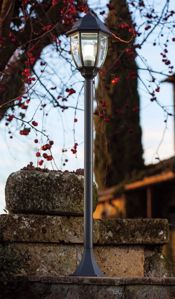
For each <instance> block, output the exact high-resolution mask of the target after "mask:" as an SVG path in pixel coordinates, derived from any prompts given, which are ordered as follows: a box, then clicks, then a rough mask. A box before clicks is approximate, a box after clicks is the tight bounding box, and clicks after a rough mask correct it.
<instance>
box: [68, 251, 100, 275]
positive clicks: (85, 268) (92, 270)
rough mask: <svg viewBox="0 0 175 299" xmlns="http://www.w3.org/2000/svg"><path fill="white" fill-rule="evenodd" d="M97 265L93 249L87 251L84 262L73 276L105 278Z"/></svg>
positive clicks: (84, 254)
mask: <svg viewBox="0 0 175 299" xmlns="http://www.w3.org/2000/svg"><path fill="white" fill-rule="evenodd" d="M103 275H104V274H103V273H102V272H101V270H100V268H99V267H98V265H97V262H96V260H95V257H94V254H93V251H92V249H85V251H84V253H83V256H82V260H81V262H80V264H79V266H78V268H77V269H76V271H75V272H74V273H73V274H72V275H71V276H96V277H97V276H99V277H101V276H103Z"/></svg>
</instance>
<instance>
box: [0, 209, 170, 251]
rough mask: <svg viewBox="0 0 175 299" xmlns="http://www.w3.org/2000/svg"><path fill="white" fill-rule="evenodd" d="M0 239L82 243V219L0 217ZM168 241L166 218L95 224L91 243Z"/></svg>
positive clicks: (159, 242)
mask: <svg viewBox="0 0 175 299" xmlns="http://www.w3.org/2000/svg"><path fill="white" fill-rule="evenodd" d="M0 240H2V241H15V242H18V241H20V242H51V243H55V242H56V243H61V242H64V243H81V244H82V243H83V217H70V216H48V215H23V214H9V215H8V214H7V215H0ZM167 242H168V221H167V220H165V219H113V220H104V221H94V243H95V244H97V245H98V244H99V245H119V244H120V245H124V244H126V245H129V244H131V245H132V244H134V245H136V244H138V245H152V246H153V245H154V246H155V245H161V244H165V243H167Z"/></svg>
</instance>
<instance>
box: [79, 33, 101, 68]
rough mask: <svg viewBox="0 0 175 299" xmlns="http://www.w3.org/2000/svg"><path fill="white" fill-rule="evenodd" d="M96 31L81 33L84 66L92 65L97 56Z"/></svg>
mask: <svg viewBox="0 0 175 299" xmlns="http://www.w3.org/2000/svg"><path fill="white" fill-rule="evenodd" d="M97 43H98V33H95V32H91V33H90V32H87V33H85V32H84V33H83V32H82V33H81V50H82V57H83V65H84V66H85V67H94V66H95V62H96V57H97V46H98V44H97Z"/></svg>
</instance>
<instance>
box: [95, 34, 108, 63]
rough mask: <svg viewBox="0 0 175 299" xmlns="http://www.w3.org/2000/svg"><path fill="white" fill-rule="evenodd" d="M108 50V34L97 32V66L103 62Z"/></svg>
mask: <svg viewBox="0 0 175 299" xmlns="http://www.w3.org/2000/svg"><path fill="white" fill-rule="evenodd" d="M107 51H108V36H107V35H106V34H104V33H102V32H100V33H99V51H98V59H97V67H98V68H101V67H102V65H103V63H104V62H105V59H106V55H107Z"/></svg>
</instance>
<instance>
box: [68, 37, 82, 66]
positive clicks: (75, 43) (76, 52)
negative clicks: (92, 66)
mask: <svg viewBox="0 0 175 299" xmlns="http://www.w3.org/2000/svg"><path fill="white" fill-rule="evenodd" d="M70 41H71V52H72V56H73V59H74V62H75V64H76V66H77V67H78V68H80V67H82V63H81V55H80V38H79V33H76V34H73V35H72V36H71V37H70Z"/></svg>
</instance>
